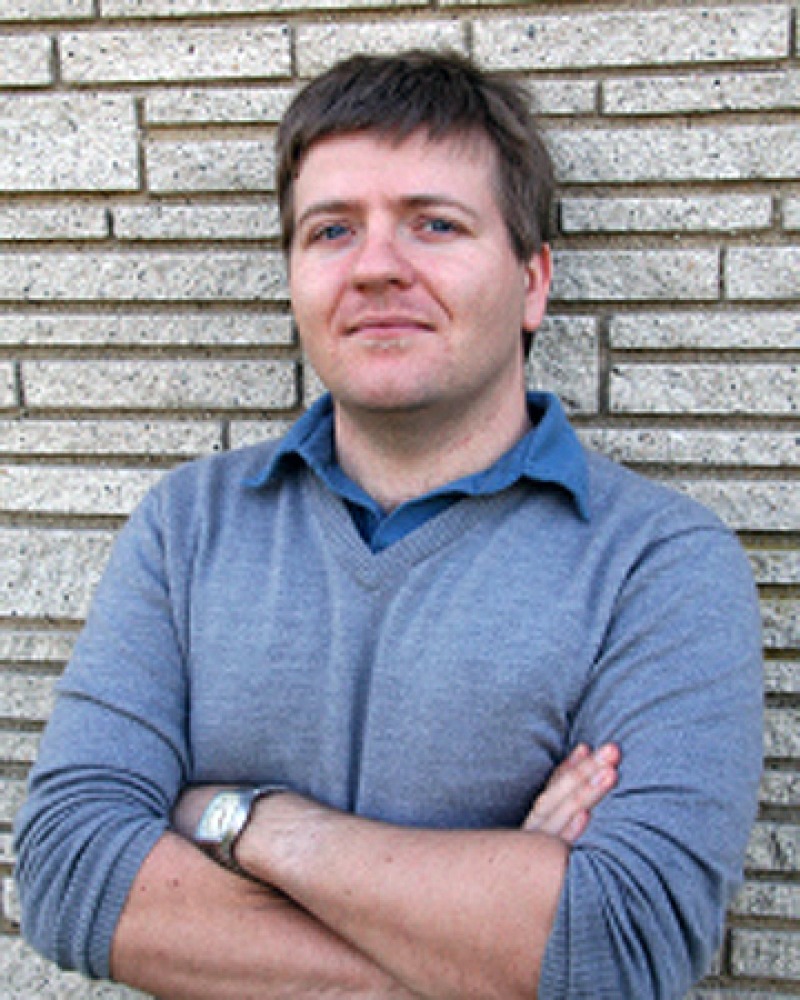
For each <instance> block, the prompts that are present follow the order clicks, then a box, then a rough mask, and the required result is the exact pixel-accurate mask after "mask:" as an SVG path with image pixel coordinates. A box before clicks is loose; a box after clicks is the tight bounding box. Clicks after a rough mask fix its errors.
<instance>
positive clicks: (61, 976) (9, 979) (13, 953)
mask: <svg viewBox="0 0 800 1000" xmlns="http://www.w3.org/2000/svg"><path fill="white" fill-rule="evenodd" d="M0 980H1V981H2V982H4V983H5V984H6V987H5V988H6V989H7V990H8V993H6V994H5V996H6V997H7V998H8V1000H146V998H145V995H144V994H143V993H139V992H137V991H136V990H130V989H128V988H127V987H125V986H116V985H112V984H111V983H96V982H90V981H89V980H88V979H84V978H83V976H80V975H78V973H77V972H60V971H59V970H58V969H57V968H56V967H55V966H54V965H52V964H51V963H50V962H47V961H45V960H44V959H43V958H40V957H39V955H37V954H36V953H35V952H34V951H33V950H32V949H31V948H30V947H29V946H28V945H27V944H26V943H25V942H24V941H23V940H22V939H20V938H14V937H0Z"/></svg>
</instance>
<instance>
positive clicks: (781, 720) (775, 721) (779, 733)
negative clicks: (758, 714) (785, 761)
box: [764, 708, 800, 758]
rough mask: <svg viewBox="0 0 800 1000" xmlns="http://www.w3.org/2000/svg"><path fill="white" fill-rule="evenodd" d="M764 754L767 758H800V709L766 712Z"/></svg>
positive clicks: (781, 709)
mask: <svg viewBox="0 0 800 1000" xmlns="http://www.w3.org/2000/svg"><path fill="white" fill-rule="evenodd" d="M764 752H765V754H766V756H767V757H788V758H792V757H800V709H796V708H767V709H766V710H765V712H764Z"/></svg>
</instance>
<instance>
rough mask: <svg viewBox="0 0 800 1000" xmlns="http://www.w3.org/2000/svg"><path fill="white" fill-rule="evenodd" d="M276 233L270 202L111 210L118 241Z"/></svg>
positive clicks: (251, 236) (277, 225) (237, 237)
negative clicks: (263, 203) (262, 203)
mask: <svg viewBox="0 0 800 1000" xmlns="http://www.w3.org/2000/svg"><path fill="white" fill-rule="evenodd" d="M1 224H2V217H0V225H1ZM279 233H280V222H279V218H278V207H277V205H276V204H275V203H274V202H270V203H268V204H265V205H144V206H141V207H140V206H136V207H121V208H118V209H116V211H115V213H114V234H115V235H116V236H117V237H118V238H119V239H121V240H264V239H275V238H276V237H277V236H278V235H279Z"/></svg>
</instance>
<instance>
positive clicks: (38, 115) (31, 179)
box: [0, 93, 139, 191]
mask: <svg viewBox="0 0 800 1000" xmlns="http://www.w3.org/2000/svg"><path fill="white" fill-rule="evenodd" d="M138 185H139V170H138V163H137V145H136V121H135V116H134V106H133V101H132V100H131V98H129V97H125V96H123V95H120V94H74V93H73V94H68V95H66V94H48V95H44V94H41V95H40V94H37V95H35V96H33V95H31V96H27V95H23V96H19V95H17V96H14V97H8V96H6V97H0V190H4V191H133V190H135V189H136V188H137V187H138Z"/></svg>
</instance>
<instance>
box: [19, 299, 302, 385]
mask: <svg viewBox="0 0 800 1000" xmlns="http://www.w3.org/2000/svg"><path fill="white" fill-rule="evenodd" d="M292 340H293V331H292V321H291V318H290V317H289V316H288V315H276V314H263V313H248V312H246V311H245V310H244V309H238V310H235V311H224V312H223V311H216V310H215V311H213V312H212V311H207V312H202V313H196V312H170V313H160V314H158V315H152V314H150V313H141V314H131V315H120V314H119V313H118V312H115V313H113V314H109V315H102V316H97V315H84V316H70V315H61V314H58V313H42V312H37V313H35V314H31V315H28V314H20V313H16V314H15V313H7V314H2V315H0V344H4V345H12V346H13V345H19V346H27V347H35V346H36V347H45V346H46V347H59V346H63V347H76V346H79V345H81V346H89V345H98V346H103V347H123V346H124V347H155V346H163V347H166V346H174V347H177V346H182V347H233V346H245V345H250V346H253V347H256V346H259V347H267V346H271V345H278V344H291V343H292ZM8 371H9V372H11V368H10V367H9V369H8ZM2 372H3V368H2V366H0V373H2ZM12 375H13V373H12ZM9 377H11V376H9ZM1 380H2V374H0V385H1V384H2V381H1ZM9 385H13V378H12V381H11V382H9ZM0 398H2V397H0Z"/></svg>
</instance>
